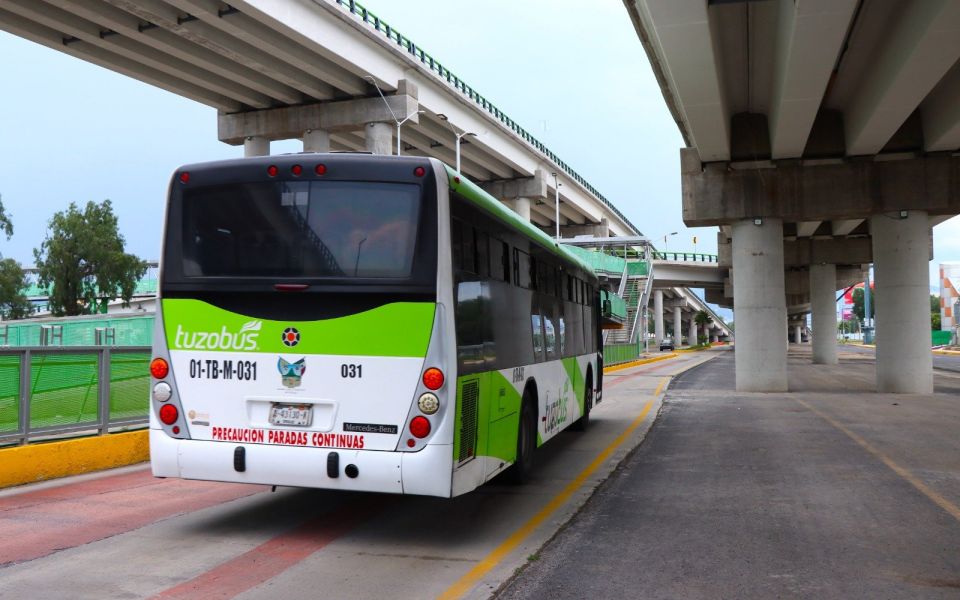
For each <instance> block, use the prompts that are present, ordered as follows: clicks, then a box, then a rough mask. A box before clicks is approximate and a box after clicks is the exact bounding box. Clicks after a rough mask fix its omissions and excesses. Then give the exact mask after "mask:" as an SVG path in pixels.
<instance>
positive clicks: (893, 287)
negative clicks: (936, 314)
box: [870, 210, 933, 394]
mask: <svg viewBox="0 0 960 600" xmlns="http://www.w3.org/2000/svg"><path fill="white" fill-rule="evenodd" d="M870 234H871V235H872V236H873V260H874V267H873V271H874V275H875V285H876V295H877V303H876V316H877V391H878V392H892V393H902V394H930V393H932V392H933V356H932V355H931V352H930V287H929V286H930V284H929V281H927V278H928V270H927V263H928V262H929V260H930V221H929V218H928V217H927V213H926V212H923V211H913V210H911V211H910V212H909V213H908V214H907V217H906V218H904V219H900V218H896V217H893V218H892V217H891V216H890V215H876V216H873V217H870Z"/></svg>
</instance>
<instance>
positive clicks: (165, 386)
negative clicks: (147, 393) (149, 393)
mask: <svg viewBox="0 0 960 600" xmlns="http://www.w3.org/2000/svg"><path fill="white" fill-rule="evenodd" d="M172 395H173V390H172V389H171V388H170V384H169V383H167V382H166V381H161V382H160V383H158V384H157V385H155V386H153V399H154V400H156V401H157V402H166V401H167V400H169V399H170V397H171V396H172Z"/></svg>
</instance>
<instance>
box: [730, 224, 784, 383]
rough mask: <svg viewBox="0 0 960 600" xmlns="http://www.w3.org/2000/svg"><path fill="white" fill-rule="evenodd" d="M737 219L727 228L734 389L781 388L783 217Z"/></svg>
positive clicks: (782, 371) (782, 374)
mask: <svg viewBox="0 0 960 600" xmlns="http://www.w3.org/2000/svg"><path fill="white" fill-rule="evenodd" d="M755 223H756V222H755V221H754V220H753V219H749V220H744V221H737V222H736V223H733V224H732V226H731V229H732V237H733V241H732V254H733V304H734V314H735V315H736V320H737V343H736V344H735V345H734V349H735V357H736V377H737V391H738V392H785V391H786V390H787V327H786V325H787V302H786V294H785V291H784V285H783V279H784V277H783V221H782V220H781V219H775V218H764V219H763V220H762V221H761V222H760V224H759V225H757V224H755Z"/></svg>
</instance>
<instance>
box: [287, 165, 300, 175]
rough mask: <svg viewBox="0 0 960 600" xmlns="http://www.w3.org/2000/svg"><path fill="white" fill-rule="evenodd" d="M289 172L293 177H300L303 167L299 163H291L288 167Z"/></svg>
mask: <svg viewBox="0 0 960 600" xmlns="http://www.w3.org/2000/svg"><path fill="white" fill-rule="evenodd" d="M290 172H291V173H293V176H294V177H300V174H301V173H303V167H301V166H300V165H293V166H292V167H290Z"/></svg>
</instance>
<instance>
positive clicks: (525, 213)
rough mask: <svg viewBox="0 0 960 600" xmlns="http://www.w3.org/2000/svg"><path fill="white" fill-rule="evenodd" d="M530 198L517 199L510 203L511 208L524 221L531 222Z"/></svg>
mask: <svg viewBox="0 0 960 600" xmlns="http://www.w3.org/2000/svg"><path fill="white" fill-rule="evenodd" d="M530 204H531V202H530V198H522V197H521V198H517V199H515V200H511V201H510V208H512V209H513V212H515V213H517V214H518V215H520V218H521V219H523V220H524V221H530Z"/></svg>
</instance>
